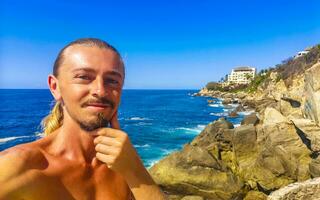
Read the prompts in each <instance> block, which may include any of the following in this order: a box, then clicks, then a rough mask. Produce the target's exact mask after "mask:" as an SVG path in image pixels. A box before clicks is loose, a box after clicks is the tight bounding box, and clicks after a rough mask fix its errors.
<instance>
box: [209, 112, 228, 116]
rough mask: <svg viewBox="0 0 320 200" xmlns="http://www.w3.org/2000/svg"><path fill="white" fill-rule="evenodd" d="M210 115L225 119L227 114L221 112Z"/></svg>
mask: <svg viewBox="0 0 320 200" xmlns="http://www.w3.org/2000/svg"><path fill="white" fill-rule="evenodd" d="M210 115H213V116H216V117H226V116H228V113H227V112H222V113H210Z"/></svg>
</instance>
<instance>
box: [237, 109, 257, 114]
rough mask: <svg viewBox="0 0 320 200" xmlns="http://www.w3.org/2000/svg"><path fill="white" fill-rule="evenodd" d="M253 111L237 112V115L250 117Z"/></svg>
mask: <svg viewBox="0 0 320 200" xmlns="http://www.w3.org/2000/svg"><path fill="white" fill-rule="evenodd" d="M254 112H255V111H254V110H248V111H243V112H238V114H239V115H250V114H251V113H254Z"/></svg>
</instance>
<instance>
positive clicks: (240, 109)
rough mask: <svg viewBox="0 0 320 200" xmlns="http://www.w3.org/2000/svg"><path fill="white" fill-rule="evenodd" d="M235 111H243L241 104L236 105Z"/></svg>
mask: <svg viewBox="0 0 320 200" xmlns="http://www.w3.org/2000/svg"><path fill="white" fill-rule="evenodd" d="M235 111H236V112H243V111H245V109H244V107H243V106H242V105H238V106H237V107H236V109H235Z"/></svg>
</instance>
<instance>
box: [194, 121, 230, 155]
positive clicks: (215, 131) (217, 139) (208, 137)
mask: <svg viewBox="0 0 320 200" xmlns="http://www.w3.org/2000/svg"><path fill="white" fill-rule="evenodd" d="M233 128H234V127H233V124H232V123H230V122H228V121H227V120H225V118H220V119H218V120H217V121H215V122H213V123H210V124H209V125H207V126H206V127H205V129H204V130H203V131H202V132H201V133H200V134H199V135H197V136H196V137H195V138H194V140H193V141H192V142H191V145H194V146H201V147H202V148H205V149H208V150H210V149H212V146H213V145H214V144H216V143H219V144H220V146H222V147H225V148H227V149H231V147H230V143H231V139H232V135H233Z"/></svg>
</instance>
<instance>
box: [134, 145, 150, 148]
mask: <svg viewBox="0 0 320 200" xmlns="http://www.w3.org/2000/svg"><path fill="white" fill-rule="evenodd" d="M133 146H134V147H136V148H148V147H150V145H149V144H144V145H139V144H135V145H133Z"/></svg>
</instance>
